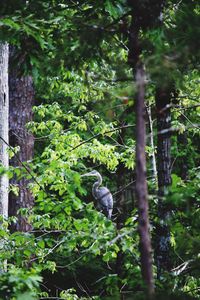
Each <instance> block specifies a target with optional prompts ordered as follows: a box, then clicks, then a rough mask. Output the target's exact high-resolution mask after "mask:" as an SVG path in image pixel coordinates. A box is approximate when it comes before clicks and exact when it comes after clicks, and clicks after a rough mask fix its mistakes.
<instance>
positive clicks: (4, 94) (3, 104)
mask: <svg viewBox="0 0 200 300" xmlns="http://www.w3.org/2000/svg"><path fill="white" fill-rule="evenodd" d="M8 53H9V49H8V44H7V43H2V42H0V163H1V164H2V165H3V167H5V168H8V161H9V158H8V152H7V150H8V145H7V144H8V110H9V95H8ZM6 143H7V144H6ZM8 187H9V181H8V177H7V175H0V215H1V216H3V217H5V218H7V216H8Z"/></svg>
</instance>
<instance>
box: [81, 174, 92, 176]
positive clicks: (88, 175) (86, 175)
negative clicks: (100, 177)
mask: <svg viewBox="0 0 200 300" xmlns="http://www.w3.org/2000/svg"><path fill="white" fill-rule="evenodd" d="M85 176H92V175H91V174H90V173H86V174H83V175H81V177H85Z"/></svg>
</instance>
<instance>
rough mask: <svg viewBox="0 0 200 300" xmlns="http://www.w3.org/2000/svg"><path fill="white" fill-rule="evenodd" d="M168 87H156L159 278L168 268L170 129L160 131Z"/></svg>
mask: <svg viewBox="0 0 200 300" xmlns="http://www.w3.org/2000/svg"><path fill="white" fill-rule="evenodd" d="M170 98H171V93H170V89H167V88H166V87H164V88H161V87H160V88H158V89H157V91H156V97H155V100H156V109H157V165H158V217H159V221H160V223H159V224H158V226H157V230H156V236H157V239H156V240H157V241H156V251H155V254H156V264H157V276H158V278H160V276H161V274H162V271H163V270H166V271H168V270H170V267H171V264H170V255H169V253H170V229H169V225H168V223H167V220H168V217H169V213H170V211H169V207H168V205H167V204H166V203H165V199H164V197H165V196H166V194H167V191H168V187H169V186H170V185H171V155H170V147H171V141H170V131H168V132H166V133H164V134H163V133H162V131H163V130H166V129H167V130H168V129H169V130H170V126H171V115H170Z"/></svg>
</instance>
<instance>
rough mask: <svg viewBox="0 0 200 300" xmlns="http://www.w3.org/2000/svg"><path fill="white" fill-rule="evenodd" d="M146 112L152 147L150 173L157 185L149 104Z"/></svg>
mask: <svg viewBox="0 0 200 300" xmlns="http://www.w3.org/2000/svg"><path fill="white" fill-rule="evenodd" d="M147 113H148V119H149V135H150V146H151V148H152V156H151V164H152V175H153V179H154V183H155V186H156V187H157V183H158V176H157V166H156V155H155V147H154V137H153V121H152V116H151V107H150V106H149V107H148V108H147Z"/></svg>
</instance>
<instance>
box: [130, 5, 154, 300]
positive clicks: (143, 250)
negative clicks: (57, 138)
mask: <svg viewBox="0 0 200 300" xmlns="http://www.w3.org/2000/svg"><path fill="white" fill-rule="evenodd" d="M137 5H140V4H139V1H137ZM137 13H138V10H133V11H132V22H131V26H130V39H129V63H130V65H131V66H132V68H133V71H134V70H135V71H134V72H133V73H134V76H135V80H136V98H135V101H136V103H135V107H136V187H135V188H136V201H137V207H138V232H139V237H140V255H141V258H140V259H141V272H142V277H143V280H144V282H145V285H146V288H147V292H148V294H149V296H151V295H152V294H153V293H154V280H153V270H152V248H151V239H150V232H149V227H150V226H149V216H148V209H149V207H148V191H147V181H146V156H145V146H146V128H145V105H144V99H145V71H144V65H143V63H142V61H141V59H140V54H141V46H140V39H139V32H140V29H141V19H142V18H143V16H142V15H140V14H139V15H138V14H137Z"/></svg>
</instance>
